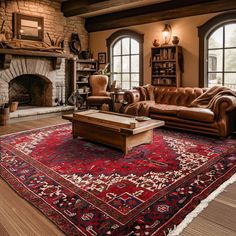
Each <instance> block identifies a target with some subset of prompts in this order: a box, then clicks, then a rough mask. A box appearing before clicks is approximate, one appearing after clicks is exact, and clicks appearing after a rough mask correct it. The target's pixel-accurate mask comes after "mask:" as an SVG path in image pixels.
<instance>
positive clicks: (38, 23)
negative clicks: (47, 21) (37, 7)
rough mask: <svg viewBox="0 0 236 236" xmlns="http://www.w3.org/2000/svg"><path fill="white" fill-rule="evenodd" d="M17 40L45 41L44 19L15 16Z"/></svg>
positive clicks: (16, 14)
mask: <svg viewBox="0 0 236 236" xmlns="http://www.w3.org/2000/svg"><path fill="white" fill-rule="evenodd" d="M13 20H14V21H13V22H14V25H13V26H14V31H13V32H14V37H15V38H16V39H24V40H34V41H43V17H39V16H31V15H23V14H19V13H14V14H13Z"/></svg>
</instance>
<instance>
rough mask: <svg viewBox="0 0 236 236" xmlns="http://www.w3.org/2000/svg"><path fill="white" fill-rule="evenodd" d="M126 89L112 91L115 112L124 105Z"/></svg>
mask: <svg viewBox="0 0 236 236" xmlns="http://www.w3.org/2000/svg"><path fill="white" fill-rule="evenodd" d="M124 93H125V92H124V91H119V92H111V93H110V94H111V99H112V104H113V109H112V110H113V111H114V112H119V111H120V108H121V107H122V105H123V101H124Z"/></svg>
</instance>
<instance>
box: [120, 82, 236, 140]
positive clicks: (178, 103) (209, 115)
mask: <svg viewBox="0 0 236 236" xmlns="http://www.w3.org/2000/svg"><path fill="white" fill-rule="evenodd" d="M208 91H209V94H210V95H212V94H211V93H210V90H209V89H202V88H173V87H154V86H152V85H146V86H140V87H138V88H137V89H135V90H128V91H126V92H125V94H124V99H125V100H126V101H127V105H126V106H125V107H124V109H123V112H124V113H127V114H131V115H137V116H149V117H151V118H153V119H159V120H164V121H165V126H166V127H171V128H177V129H182V130H187V131H194V132H198V133H204V134H211V135H217V136H220V137H227V136H228V135H229V134H230V133H231V132H233V131H235V130H236V93H235V92H234V91H232V90H231V91H230V90H229V89H228V90H227V91H226V92H222V91H221V90H218V91H221V92H219V93H218V94H215V95H214V96H212V97H211V99H208V100H209V102H210V105H209V106H207V105H205V106H200V105H199V106H197V105H196V104H197V103H196V102H195V101H197V100H198V98H200V99H199V100H200V101H201V102H202V101H203V100H204V98H205V97H206V96H205V94H208V93H207V92H208ZM198 102H199V101H198ZM193 104H195V105H193Z"/></svg>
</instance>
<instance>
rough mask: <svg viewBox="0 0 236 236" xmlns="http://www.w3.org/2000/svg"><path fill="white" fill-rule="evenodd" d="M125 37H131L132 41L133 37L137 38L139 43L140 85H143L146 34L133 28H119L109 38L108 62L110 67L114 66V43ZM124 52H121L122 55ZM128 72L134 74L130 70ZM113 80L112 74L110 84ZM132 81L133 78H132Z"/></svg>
mask: <svg viewBox="0 0 236 236" xmlns="http://www.w3.org/2000/svg"><path fill="white" fill-rule="evenodd" d="M123 38H129V40H130V42H131V39H134V40H136V41H137V42H138V43H139V86H141V85H143V42H144V35H143V34H140V33H138V32H135V31H133V30H129V29H124V30H118V31H116V32H115V33H113V34H112V35H111V36H110V37H109V38H107V40H106V42H107V51H108V62H109V63H110V64H109V67H110V69H111V68H112V67H113V65H112V63H111V62H112V56H113V55H112V50H113V48H114V45H115V44H116V43H117V42H118V41H119V40H121V39H123ZM122 55H123V54H121V57H122ZM127 55H128V56H129V57H131V56H132V55H133V54H131V52H130V53H129V54H127ZM127 74H132V73H131V72H130V71H129V72H128V73H127ZM112 81H113V76H111V81H109V82H110V84H111V83H112ZM130 82H131V80H130Z"/></svg>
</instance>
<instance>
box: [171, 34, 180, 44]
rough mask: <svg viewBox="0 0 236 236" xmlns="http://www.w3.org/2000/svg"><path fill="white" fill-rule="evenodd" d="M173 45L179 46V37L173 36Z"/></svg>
mask: <svg viewBox="0 0 236 236" xmlns="http://www.w3.org/2000/svg"><path fill="white" fill-rule="evenodd" d="M172 43H173V44H174V45H178V43H179V37H178V36H173V39H172Z"/></svg>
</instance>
